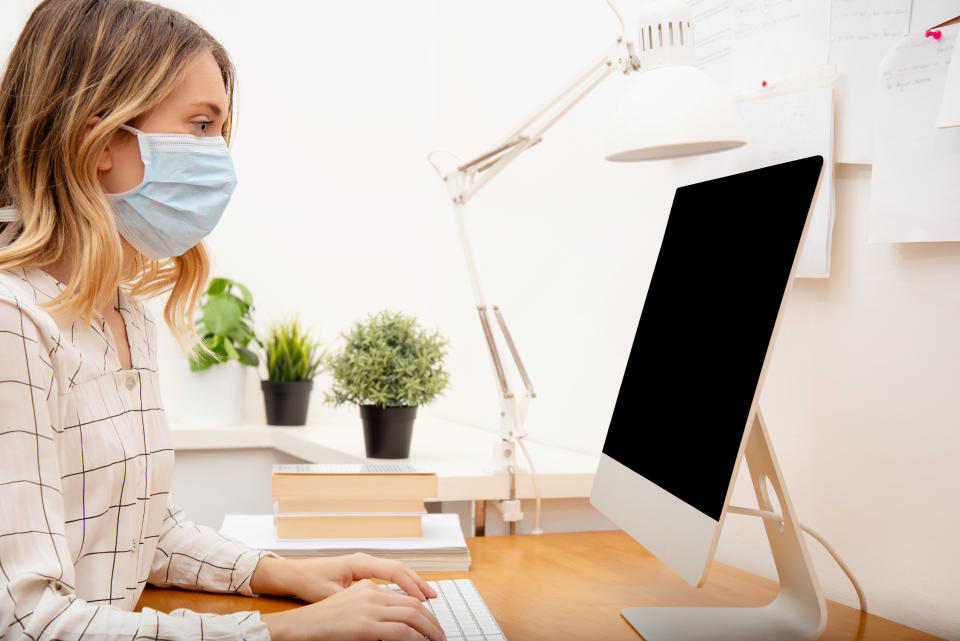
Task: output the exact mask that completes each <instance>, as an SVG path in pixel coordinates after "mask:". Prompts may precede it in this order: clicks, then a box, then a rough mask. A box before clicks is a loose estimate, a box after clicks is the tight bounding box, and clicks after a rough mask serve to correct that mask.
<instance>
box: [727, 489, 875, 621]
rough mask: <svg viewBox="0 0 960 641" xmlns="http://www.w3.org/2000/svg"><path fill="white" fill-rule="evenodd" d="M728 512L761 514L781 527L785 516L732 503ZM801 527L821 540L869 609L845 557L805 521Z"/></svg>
mask: <svg viewBox="0 0 960 641" xmlns="http://www.w3.org/2000/svg"><path fill="white" fill-rule="evenodd" d="M727 511H728V512H731V513H733V514H744V515H746V516H759V517H760V518H762V519H769V520H771V521H775V522H776V523H777V524H778V525H779V526H780V527H783V516H781V515H780V514H777V513H776V512H770V511H769V510H757V509H754V508H750V507H739V506H736V505H731V506H730V507H729V508H727ZM800 529H801V530H802V531H804V532H806V533H807V534H809V535H810V536H812V537H813V538H815V539H816V540H817V541H819V542H820V545H822V546H823V548H824V549H825V550H826V551H827V552H828V553H829V554H830V556H832V557H833V560H834V561H836V562H837V565H839V566H840V569H841V570H843V573H844V574H846V575H847V578H848V579H850V583H852V584H853V589H854V590H856V591H857V598H858V599H859V600H860V609H861V610H863V611H864V612H866V611H867V597H866V596H864V594H863V590H862V589H860V584H859V583H858V582H857V579H856V577H854V576H853V572H851V571H850V568H849V567H847V564H846V563H844V562H843V559H841V558H840V555H839V554H837V552H836V550H834V549H833V548H832V547H831V546H830V544H829V543H827V541H826V539H824V538H823V537H822V536H820V535H819V534H817V533H816V532H814V531H813V530H812V529H811V528H809V527H807V526H806V525H804V524H803V523H800Z"/></svg>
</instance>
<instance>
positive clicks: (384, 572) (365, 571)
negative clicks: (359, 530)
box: [353, 555, 437, 601]
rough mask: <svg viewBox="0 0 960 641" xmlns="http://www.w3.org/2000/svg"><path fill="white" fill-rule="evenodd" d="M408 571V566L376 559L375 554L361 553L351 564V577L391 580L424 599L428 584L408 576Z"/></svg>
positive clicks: (408, 592) (414, 595)
mask: <svg viewBox="0 0 960 641" xmlns="http://www.w3.org/2000/svg"><path fill="white" fill-rule="evenodd" d="M409 572H411V571H410V570H409V568H407V566H405V565H404V564H402V563H400V562H398V561H390V560H388V559H378V558H377V557H375V556H367V555H363V556H362V557H360V556H358V557H357V558H356V559H355V561H354V566H353V577H354V578H355V579H370V578H376V579H386V580H388V581H393V582H394V583H396V584H397V585H399V586H400V588H401V589H402V590H403V591H404V592H406V593H407V594H409V595H410V596H412V597H416V598H417V599H418V600H420V601H425V600H426V599H427V594H426V590H429V586H427V585H426V583H423V585H422V586H421V585H420V584H419V583H418V582H417V581H415V580H414V579H413V578H411V577H410V575H409ZM417 578H419V577H417ZM421 582H422V579H421ZM431 592H432V590H431ZM435 596H437V595H436V593H434V594H433V597H435ZM433 597H430V598H433Z"/></svg>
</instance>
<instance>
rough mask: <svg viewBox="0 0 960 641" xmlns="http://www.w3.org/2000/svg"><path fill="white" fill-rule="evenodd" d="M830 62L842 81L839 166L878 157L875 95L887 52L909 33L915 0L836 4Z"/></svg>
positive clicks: (860, 0)
mask: <svg viewBox="0 0 960 641" xmlns="http://www.w3.org/2000/svg"><path fill="white" fill-rule="evenodd" d="M831 12H832V15H831V20H830V62H831V63H835V64H836V65H837V68H838V70H839V74H840V75H839V78H838V80H837V122H838V130H837V149H836V153H837V162H843V163H869V162H870V161H871V159H872V157H873V132H874V129H875V127H876V123H875V121H874V109H873V102H874V97H875V95H874V92H875V91H876V85H877V82H876V78H877V70H878V69H879V66H880V61H881V60H882V59H883V57H884V56H885V55H886V53H887V52H888V51H889V50H890V48H891V47H893V46H894V45H895V44H896V43H897V41H899V40H900V38H902V37H903V36H904V35H905V34H906V33H907V28H908V27H909V24H910V0H833V5H832V9H831Z"/></svg>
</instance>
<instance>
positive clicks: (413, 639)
mask: <svg viewBox="0 0 960 641" xmlns="http://www.w3.org/2000/svg"><path fill="white" fill-rule="evenodd" d="M374 631H375V632H376V633H377V637H376V638H378V639H382V640H383V641H423V635H422V634H420V633H419V632H417V631H416V630H414V629H413V628H411V627H410V626H409V625H407V624H406V623H398V622H396V621H381V622H380V623H377V625H376V626H375V628H374ZM442 638H443V637H436V638H431V639H430V641H440V639H442Z"/></svg>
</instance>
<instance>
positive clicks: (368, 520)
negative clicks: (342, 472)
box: [275, 514, 423, 539]
mask: <svg viewBox="0 0 960 641" xmlns="http://www.w3.org/2000/svg"><path fill="white" fill-rule="evenodd" d="M275 521H276V528H277V538H278V539H365V538H367V539H372V538H390V539H397V538H407V537H420V536H423V524H422V517H421V515H419V514H286V515H284V514H279V515H277V516H276V517H275Z"/></svg>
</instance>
